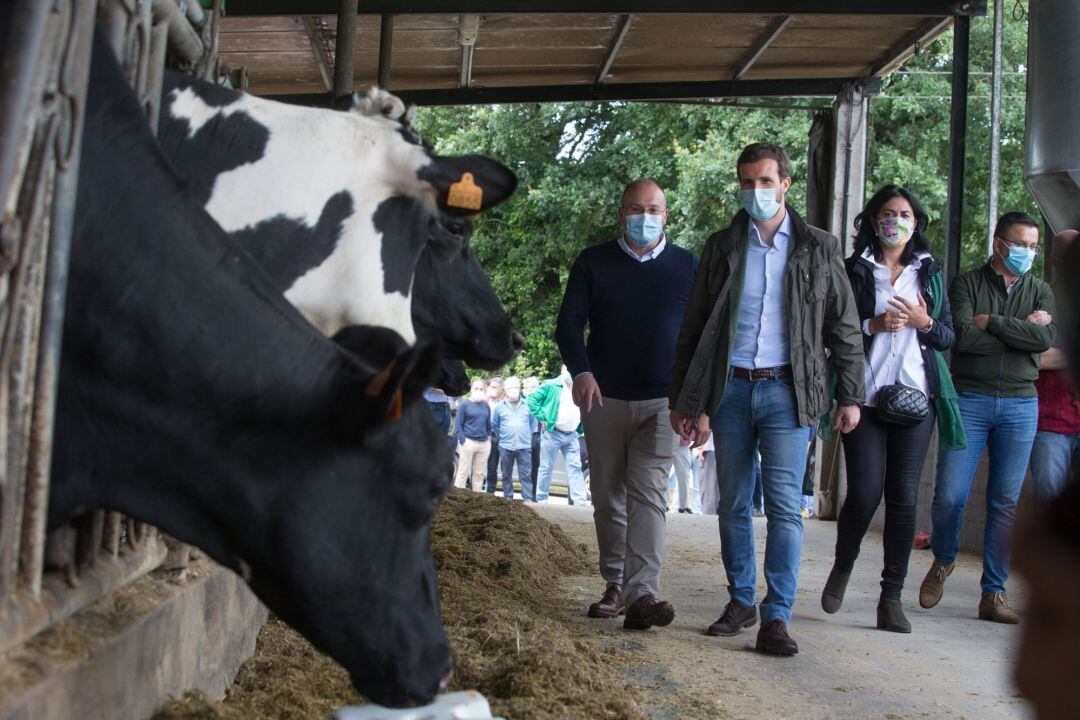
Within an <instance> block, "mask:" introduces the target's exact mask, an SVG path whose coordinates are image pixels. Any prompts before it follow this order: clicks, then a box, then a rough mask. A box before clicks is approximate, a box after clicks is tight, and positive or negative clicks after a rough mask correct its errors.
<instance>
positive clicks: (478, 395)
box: [469, 390, 484, 402]
mask: <svg viewBox="0 0 1080 720" xmlns="http://www.w3.org/2000/svg"><path fill="white" fill-rule="evenodd" d="M469 399H470V400H472V401H473V402H481V401H482V400H483V399H484V391H483V390H473V391H472V392H470V393H469Z"/></svg>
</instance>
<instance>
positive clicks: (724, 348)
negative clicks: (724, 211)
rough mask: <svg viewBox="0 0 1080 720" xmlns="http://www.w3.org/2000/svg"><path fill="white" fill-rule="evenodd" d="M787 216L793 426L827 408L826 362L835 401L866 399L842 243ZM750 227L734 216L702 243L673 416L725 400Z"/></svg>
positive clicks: (678, 352) (680, 349) (743, 215)
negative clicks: (832, 378)
mask: <svg viewBox="0 0 1080 720" xmlns="http://www.w3.org/2000/svg"><path fill="white" fill-rule="evenodd" d="M787 211H788V213H790V215H791V227H792V231H793V233H794V237H793V238H792V240H791V245H790V251H789V255H788V265H787V272H786V275H785V278H784V289H785V291H786V292H787V297H788V313H789V314H788V333H789V342H790V345H791V369H792V373H793V375H794V380H795V382H794V385H795V398H796V401H797V403H798V421H799V424H800V425H811V424H813V423H816V422H817V420H818V418H819V417H820V416H821V415H822V414H824V413H825V412H828V410H829V408H830V405H831V403H832V394H831V393H830V390H829V387H828V385H829V382H828V381H829V367H830V361H831V363H832V366H833V367H835V369H836V372H837V387H836V399H837V401H838V402H839V403H840V404H841V405H862V403H863V400H865V399H866V388H865V386H864V383H865V377H864V376H865V370H864V360H863V340H862V328H861V327H860V325H859V313H858V311H857V310H856V309H855V300H854V298H853V297H852V294H851V284H850V283H849V282H848V278H847V272H846V271H845V269H844V259H843V257H842V256H841V254H840V241H839V240H837V239H836V238H835V237H833V236H832V235H830V234H829V233H827V232H825V231H824V230H821V229H819V228H816V227H813V226H811V225H807V224H806V223H805V222H803V219H802V218H801V217H799V215H798V214H797V213H796V212H795V211H794V210H792V209H791V207H790V206H788V207H787ZM749 223H750V216H749V215H748V214H747V212H746V211H745V210H740V211H739V213H738V214H737V215H736V216H735V217H734V219H733V220H732V221H731V225H730V226H729V227H728V228H726V229H724V230H721V231H720V232H717V233H714V234H713V235H711V236H710V237H709V239H708V240H706V241H705V249H704V251H703V253H702V255H701V264H700V265H699V266H698V272H697V276H696V277H695V278H694V286H693V289H692V290H691V291H690V302H689V303H688V304H687V307H686V315H685V316H684V318H683V324H682V328H681V329H680V330H679V339H678V342H677V343H676V345H675V366H674V368H673V369H672V382H671V392H670V394H669V396H668V400H669V402H670V407H671V409H672V410H678V411H681V412H684V413H687V414H689V415H691V416H697V415H698V414H700V413H702V412H705V413H707V414H709V415H711V414H712V413H714V412H715V411H716V408H717V407H718V406H719V405H720V401H721V400H722V399H723V397H724V389H725V388H726V387H727V379H728V371H729V369H730V366H731V352H732V348H733V347H734V344H735V330H736V327H737V325H738V317H739V302H740V301H741V299H742V291H743V277H744V276H745V274H746V253H747V247H748V245H749V232H750V225H749ZM826 350H829V351H830V353H831V357H828V358H827V357H826V355H825V351H826Z"/></svg>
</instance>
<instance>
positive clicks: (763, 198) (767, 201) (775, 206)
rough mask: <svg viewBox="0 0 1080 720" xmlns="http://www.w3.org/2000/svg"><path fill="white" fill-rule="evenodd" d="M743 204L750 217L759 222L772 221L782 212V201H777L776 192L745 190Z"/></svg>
mask: <svg viewBox="0 0 1080 720" xmlns="http://www.w3.org/2000/svg"><path fill="white" fill-rule="evenodd" d="M742 204H743V207H744V208H746V212H748V213H750V217H752V218H754V219H755V220H757V221H759V222H765V221H766V220H772V219H773V218H774V217H776V213H778V212H780V201H779V200H777V199H776V190H769V189H767V188H766V189H757V190H743V191H742Z"/></svg>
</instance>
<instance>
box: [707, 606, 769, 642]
mask: <svg viewBox="0 0 1080 720" xmlns="http://www.w3.org/2000/svg"><path fill="white" fill-rule="evenodd" d="M756 624H757V605H751V606H750V607H747V606H745V605H742V604H740V603H737V602H735V601H734V600H732V601H731V602H729V603H728V604H727V605H725V606H724V612H722V613H720V619H719V620H717V621H716V622H714V623H713V624H712V625H710V626H709V629H708V630H706V631H705V634H706V635H712V636H713V637H717V636H719V637H731V636H732V635H738V634H739V632H740V631H741V630H742V629H743V628H748V627H750V626H751V625H756Z"/></svg>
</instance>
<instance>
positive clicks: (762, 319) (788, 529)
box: [668, 143, 865, 655]
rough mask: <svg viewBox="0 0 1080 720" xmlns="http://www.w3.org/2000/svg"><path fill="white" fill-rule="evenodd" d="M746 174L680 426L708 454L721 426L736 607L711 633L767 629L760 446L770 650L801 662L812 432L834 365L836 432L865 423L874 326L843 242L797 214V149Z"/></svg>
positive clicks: (765, 644) (721, 478) (754, 164)
mask: <svg viewBox="0 0 1080 720" xmlns="http://www.w3.org/2000/svg"><path fill="white" fill-rule="evenodd" d="M737 171H738V176H739V183H740V185H741V187H742V201H743V208H744V209H743V211H742V212H740V213H739V214H738V215H736V216H735V218H734V219H733V220H732V223H731V226H730V227H728V228H727V229H726V230H722V231H720V232H718V233H715V234H714V235H713V236H712V237H710V238H709V239H708V240H707V241H706V243H705V249H704V254H703V255H702V258H701V264H700V266H699V268H698V272H697V275H696V277H695V278H694V285H693V289H692V290H691V295H690V302H689V304H688V305H687V308H686V315H685V317H684V319H683V324H682V328H681V329H680V331H679V339H678V344H677V345H676V349H675V366H674V368H673V373H672V376H673V377H672V383H671V392H670V394H669V396H668V400H669V404H670V408H671V424H672V427H674V428H675V430H676V432H678V433H679V434H680V435H681V436H682V437H684V438H691V439H693V440H694V441H695V443H696V444H697V445H700V444H702V443H704V442H705V441H706V440H707V439H708V436H709V434H710V429H711V431H712V433H713V437H714V438H715V447H716V457H717V463H716V468H717V481H718V485H719V507H718V509H717V510H718V512H717V514H718V517H719V521H720V551H721V554H722V555H723V559H724V568H725V570H726V572H727V577H728V590H729V593H730V595H731V601H730V602H729V603H728V604H727V606H726V607H725V608H724V612H723V614H722V615H721V616H720V619H719V620H717V621H716V622H715V623H713V624H712V625H711V626H710V627H709V630H708V632H709V634H710V635H723V636H728V635H735V634H736V633H738V632H739V631H741V630H742V629H743V628H746V627H750V626H751V625H754V624H755V623H756V622H757V607H756V604H755V590H756V583H757V578H756V572H755V562H754V528H753V524H752V522H751V517H750V505H751V502H750V499H751V494H752V492H753V485H754V474H753V471H752V468H753V464H754V453H755V449H757V448H760V451H761V467H762V485H763V489H764V491H765V515H766V517H767V518H768V538H767V540H766V551H765V579H766V583H767V585H768V594H767V595H766V597H765V600H764V601H763V602H762V603H761V621H762V626H761V629H760V631H759V632H758V637H757V647H758V649H759V650H762V651H764V652H768V653H772V654H777V655H793V654H795V653H796V652H798V645H797V644H796V642H795V641H794V640H793V639H792V638H791V637H790V635H788V632H787V624H788V623H789V622H790V620H791V608H792V604H793V603H794V601H795V592H796V585H797V580H798V574H799V556H800V554H801V552H802V533H803V520H802V516H801V515H800V513H799V510H800V500H801V497H802V481H803V472H804V470H805V466H806V443H807V434H808V429H809V426H811V425H813V424H814V423H816V422H817V419H818V418H819V417H820V416H821V415H823V414H824V413H826V412H827V411H828V410H829V408H830V402H831V397H830V395H829V390H828V387H829V366H830V364H831V365H832V366H833V367H834V368H835V369H836V372H837V386H836V398H837V400H838V402H839V408H838V410H837V418H836V425H837V427H838V428H839V429H840V430H842V431H843V432H848V431H850V430H851V429H852V428H854V427H855V425H857V424H858V422H859V407H860V405H861V403H862V401H863V399H864V398H865V391H864V387H863V382H864V380H863V376H864V369H863V341H862V330H861V328H860V327H859V318H858V312H857V311H856V309H855V301H854V299H853V298H852V294H851V285H850V283H849V282H848V279H847V275H846V273H845V271H844V263H843V258H842V256H841V251H840V242H839V241H838V240H837V239H836V238H835V237H833V236H832V235H830V234H829V233H827V232H825V231H824V230H819V229H818V228H815V227H811V226H809V225H807V224H806V223H805V222H803V221H802V219H801V218H800V217H799V216H798V215H797V214H796V213H795V211H794V210H792V209H791V208H790V207H788V206H786V205H784V202H783V201H784V195H785V193H786V192H787V190H788V188H789V187H790V186H791V161H790V160H789V159H788V156H787V153H785V152H784V150H783V149H782V148H780V147H777V146H776V145H771V144H766V143H755V144H753V145H750V146H749V147H747V148H746V149H744V150H743V152H742V154H741V155H740V156H739V160H738V162H737ZM826 350H829V351H830V352H831V358H826V354H825V352H826ZM710 420H711V428H710Z"/></svg>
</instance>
